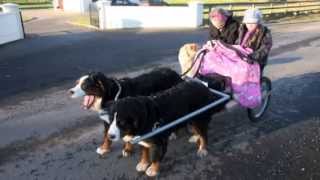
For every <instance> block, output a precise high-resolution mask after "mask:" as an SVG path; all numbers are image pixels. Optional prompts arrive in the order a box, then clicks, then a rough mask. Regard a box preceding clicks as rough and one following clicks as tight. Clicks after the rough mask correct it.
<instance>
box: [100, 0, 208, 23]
mask: <svg viewBox="0 0 320 180" xmlns="http://www.w3.org/2000/svg"><path fill="white" fill-rule="evenodd" d="M98 7H99V11H100V12H99V20H100V29H123V28H195V27H198V26H200V25H202V19H203V5H202V4H201V3H190V4H189V6H186V7H167V6H110V5H109V4H108V3H99V4H98Z"/></svg>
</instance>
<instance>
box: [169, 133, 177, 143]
mask: <svg viewBox="0 0 320 180" xmlns="http://www.w3.org/2000/svg"><path fill="white" fill-rule="evenodd" d="M176 139H177V135H176V133H171V134H170V136H169V140H170V141H173V140H176Z"/></svg>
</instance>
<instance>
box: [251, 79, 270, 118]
mask: <svg viewBox="0 0 320 180" xmlns="http://www.w3.org/2000/svg"><path fill="white" fill-rule="evenodd" d="M271 90H272V86H271V80H270V79H269V78H267V77H262V79H261V91H262V102H261V105H260V106H258V107H257V108H254V109H250V108H248V109H247V112H248V117H249V119H250V121H251V122H258V121H259V120H261V117H262V116H263V114H264V113H265V111H266V110H267V108H268V106H269V103H270V98H271Z"/></svg>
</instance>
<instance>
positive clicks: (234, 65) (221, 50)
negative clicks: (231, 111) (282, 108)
mask: <svg viewBox="0 0 320 180" xmlns="http://www.w3.org/2000/svg"><path fill="white" fill-rule="evenodd" d="M227 46H230V47H227ZM204 49H205V50H208V52H207V53H206V54H205V55H204V57H203V58H204V59H203V61H202V63H201V67H200V68H199V73H200V74H201V75H208V74H212V73H216V74H220V75H223V76H226V77H230V78H231V87H232V90H233V95H234V98H235V100H236V101H238V102H239V104H240V105H242V106H244V107H247V108H255V107H256V106H258V105H260V103H261V90H260V66H259V64H258V63H256V62H255V63H254V64H249V63H247V62H245V61H244V60H243V59H244V58H246V57H247V55H248V54H250V53H251V52H252V50H251V49H250V48H243V47H241V46H239V45H224V44H222V43H221V42H219V41H215V42H214V46H213V47H210V48H208V47H204ZM204 49H202V50H204ZM200 58H201V57H200ZM199 62H200V61H199V60H197V64H198V65H199ZM198 65H196V66H195V67H198Z"/></svg>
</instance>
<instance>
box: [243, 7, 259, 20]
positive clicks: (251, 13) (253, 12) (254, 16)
mask: <svg viewBox="0 0 320 180" xmlns="http://www.w3.org/2000/svg"><path fill="white" fill-rule="evenodd" d="M242 22H243V23H254V24H256V23H257V24H260V23H262V14H261V12H260V11H259V9H247V10H246V11H245V12H244V16H243V21H242Z"/></svg>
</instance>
